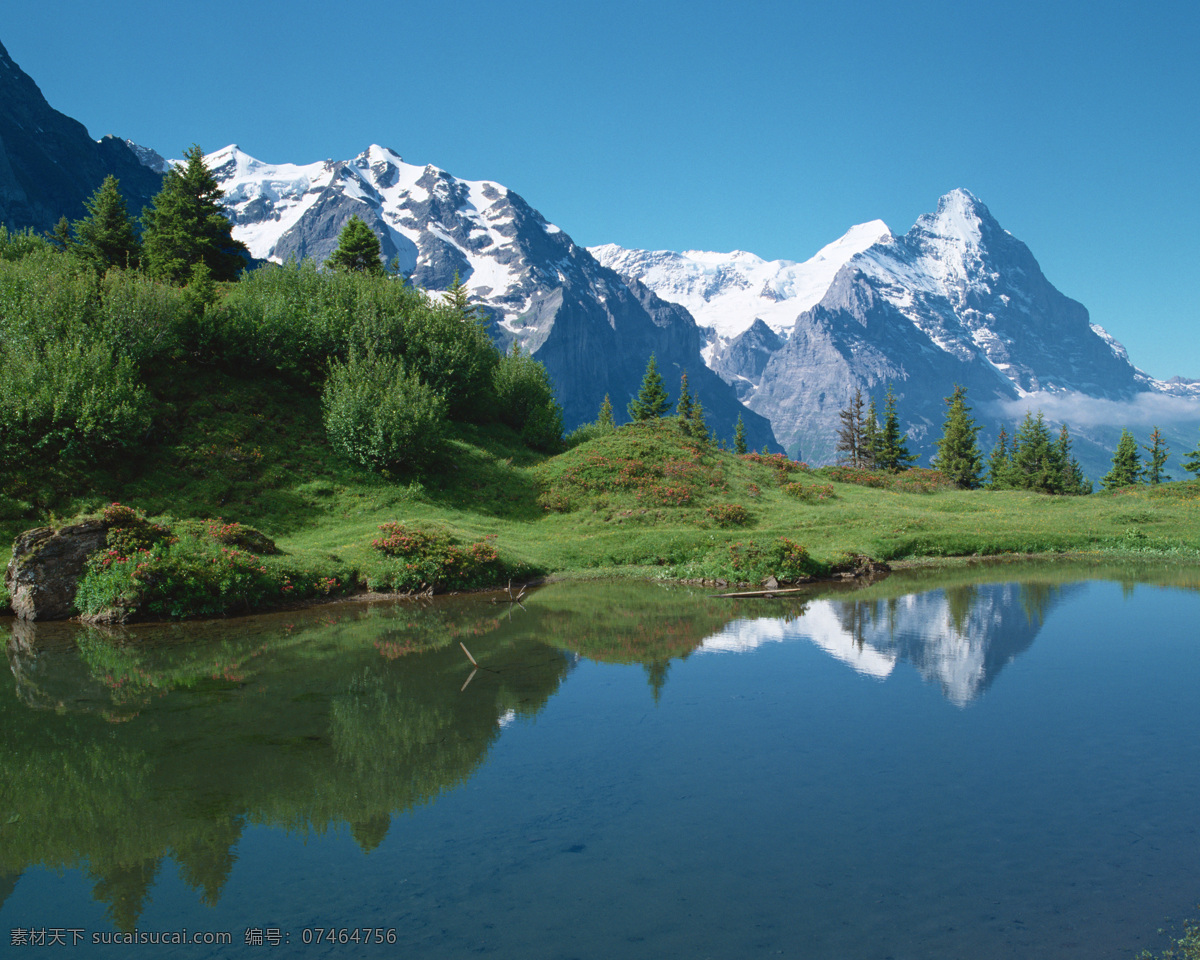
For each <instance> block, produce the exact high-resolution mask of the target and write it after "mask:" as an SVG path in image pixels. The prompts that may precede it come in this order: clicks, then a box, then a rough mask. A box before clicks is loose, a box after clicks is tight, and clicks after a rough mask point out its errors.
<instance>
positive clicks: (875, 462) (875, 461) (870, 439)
mask: <svg viewBox="0 0 1200 960" xmlns="http://www.w3.org/2000/svg"><path fill="white" fill-rule="evenodd" d="M880 436H881V435H880V431H879V411H878V409H877V408H876V406H875V398H874V397H872V398H871V400H870V402H869V403H868V404H867V418H866V420H865V421H863V432H862V447H861V454H860V456H861V457H862V465H863V466H864V467H865V468H866V469H867V470H878V469H879V441H880Z"/></svg>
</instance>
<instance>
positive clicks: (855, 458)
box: [837, 387, 868, 468]
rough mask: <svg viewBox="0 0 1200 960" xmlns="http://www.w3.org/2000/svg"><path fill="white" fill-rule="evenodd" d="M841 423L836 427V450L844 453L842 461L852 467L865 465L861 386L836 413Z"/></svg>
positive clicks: (865, 440) (864, 415)
mask: <svg viewBox="0 0 1200 960" xmlns="http://www.w3.org/2000/svg"><path fill="white" fill-rule="evenodd" d="M838 418H839V419H840V420H841V422H842V425H841V426H840V427H839V428H838V445H837V452H838V453H841V454H845V456H843V457H842V458H841V459H842V462H843V463H847V464H849V465H850V466H852V467H859V468H861V467H865V466H866V465H867V460H868V457H867V450H866V446H867V437H866V414H865V413H863V396H862V387H858V388H857V389H856V390H855V391H854V399H853V400H851V401H850V406H848V407H846V408H845V409H844V410H842V411H841V412H840V413H839V414H838Z"/></svg>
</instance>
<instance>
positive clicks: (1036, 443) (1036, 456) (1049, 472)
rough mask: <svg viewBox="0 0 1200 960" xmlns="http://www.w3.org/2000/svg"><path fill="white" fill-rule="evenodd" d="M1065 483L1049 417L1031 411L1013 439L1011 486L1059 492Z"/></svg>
mask: <svg viewBox="0 0 1200 960" xmlns="http://www.w3.org/2000/svg"><path fill="white" fill-rule="evenodd" d="M1061 482H1062V471H1061V469H1060V468H1059V466H1058V460H1057V457H1056V456H1055V452H1054V444H1053V442H1052V441H1051V439H1050V428H1049V427H1047V426H1046V418H1045V416H1044V415H1043V414H1042V411H1041V410H1039V411H1038V413H1037V416H1036V417H1035V416H1034V415H1033V413H1032V412H1029V411H1027V412H1026V414H1025V419H1024V420H1022V421H1021V426H1020V427H1019V428H1018V429H1017V435H1016V436H1015V437H1014V438H1013V444H1012V469H1011V470H1010V471H1009V483H1010V484H1011V485H1012V486H1014V487H1016V488H1017V489H1018V490H1037V491H1039V492H1040V493H1058V492H1059V491H1060V486H1061Z"/></svg>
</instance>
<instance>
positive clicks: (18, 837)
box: [0, 571, 1195, 930]
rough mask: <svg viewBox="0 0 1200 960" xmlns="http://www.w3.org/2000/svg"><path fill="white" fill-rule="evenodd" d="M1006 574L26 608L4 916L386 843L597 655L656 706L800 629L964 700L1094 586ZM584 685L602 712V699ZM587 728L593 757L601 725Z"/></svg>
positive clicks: (4, 840)
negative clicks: (697, 664)
mask: <svg viewBox="0 0 1200 960" xmlns="http://www.w3.org/2000/svg"><path fill="white" fill-rule="evenodd" d="M987 576H988V575H987V572H986V571H979V572H975V573H972V574H971V577H973V578H974V579H973V580H970V582H960V583H958V584H955V585H951V586H944V585H943V586H937V587H936V589H930V590H926V588H927V587H934V586H936V585H935V584H933V583H923V582H920V580H919V578H917V579H916V580H914V579H912V578H910V579H908V580H906V579H905V578H903V577H899V576H897V577H893V578H890V579H889V580H886V581H883V582H882V583H879V584H875V585H872V586H871V587H869V588H867V589H865V590H860V591H852V590H848V589H844V588H833V587H827V586H822V587H818V588H815V589H814V593H813V594H812V595H795V596H792V597H789V598H787V599H777V600H770V601H761V600H749V601H737V602H733V603H731V602H730V601H728V600H717V599H714V598H712V597H710V596H708V595H707V594H706V593H705V592H704V591H702V590H698V589H694V588H664V587H658V586H654V585H648V584H644V583H633V584H631V583H612V584H551V585H548V586H546V587H543V588H540V589H538V590H536V591H533V592H531V593H530V594H529V596H528V597H527V598H526V601H525V607H523V608H522V607H509V606H508V605H506V604H499V605H492V604H489V603H486V602H483V601H482V600H480V599H478V598H461V599H448V600H444V601H443V600H438V601H436V602H433V603H428V604H382V605H378V606H365V605H355V604H352V605H334V606H330V607H326V608H321V609H317V610H311V611H305V612H302V613H299V612H295V613H285V614H275V615H271V616H265V617H256V618H248V619H245V620H239V621H215V622H208V623H199V624H186V625H166V626H156V627H143V628H136V629H119V630H99V629H85V628H79V627H74V626H65V625H63V626H55V625H40V626H39V625H33V624H23V623H20V622H11V621H10V625H9V628H8V630H9V637H8V644H7V657H8V663H9V666H10V674H9V676H8V677H5V678H3V680H2V681H0V741H2V743H3V750H2V752H0V811H3V812H4V816H3V817H0V910H2V908H3V907H4V904H5V902H6V901H7V900H8V899H9V898H11V897H13V895H14V891H17V890H18V889H20V888H21V885H22V883H24V882H31V883H40V882H42V881H41V880H39V879H36V877H43V876H45V875H47V872H48V873H49V874H62V873H63V872H64V871H77V872H78V874H79V875H81V876H83V877H85V878H86V880H87V883H88V885H89V886H90V888H91V891H90V893H91V897H92V898H93V899H94V900H95V901H96V902H97V903H99V904H102V905H103V909H104V912H105V915H106V917H107V921H108V922H109V923H110V924H111V925H112V926H114V927H116V928H119V929H123V930H129V929H132V928H134V927H135V926H137V924H138V922H139V918H140V917H141V916H142V914H143V912H144V910H145V908H146V906H147V904H148V903H150V902H151V901H152V900H154V899H155V898H156V896H157V893H156V891H157V890H158V889H159V887H160V884H161V883H162V882H163V878H164V876H166V875H168V874H169V871H167V870H165V868H164V865H165V864H167V863H168V862H171V863H173V864H174V865H175V869H176V870H177V873H178V876H179V878H180V879H181V880H182V881H183V883H184V884H185V885H186V886H187V887H188V888H190V889H191V891H192V896H194V897H195V898H196V899H197V900H198V901H199V902H201V903H204V904H207V905H209V906H215V905H216V904H218V902H220V901H221V899H222V896H223V892H224V891H225V888H226V886H227V885H228V883H229V881H230V878H231V876H232V875H233V873H234V871H235V865H236V863H237V859H238V856H239V852H240V851H244V849H245V846H244V844H243V843H242V841H243V839H244V837H245V834H246V832H247V829H248V828H249V827H251V826H258V827H269V828H273V829H274V830H279V831H284V832H286V833H289V834H298V835H300V836H303V837H317V836H322V835H325V834H328V833H330V832H335V831H338V830H340V829H342V825H343V824H344V825H345V826H346V829H347V830H348V833H349V835H350V836H351V837H352V838H353V840H354V842H355V844H356V846H357V848H358V849H359V851H361V855H367V854H370V853H371V852H372V851H375V850H376V849H377V848H378V847H379V846H380V845H381V844H382V843H383V841H384V840H385V838H387V836H388V834H389V832H390V831H391V830H392V828H393V825H394V823H395V820H396V817H397V816H398V815H400V814H402V813H403V812H405V811H410V810H414V809H415V808H417V807H420V806H422V805H426V804H433V803H434V802H435V801H437V800H438V798H439V797H442V796H443V795H444V794H447V793H448V792H451V791H454V790H456V789H457V788H459V787H461V786H462V785H464V784H466V783H467V782H468V781H470V780H472V779H473V778H475V777H476V776H477V775H478V774H479V772H480V770H481V769H482V768H483V767H484V766H485V765H486V764H487V763H488V758H489V754H490V753H491V752H492V751H493V748H494V747H495V745H496V744H497V743H498V742H499V741H500V739H501V738H502V737H507V736H509V732H510V731H512V730H513V729H514V727H515V726H518V725H519V724H520V722H521V721H522V720H530V719H532V718H534V717H536V716H537V715H538V714H539V713H541V712H542V711H543V710H544V709H545V708H546V706H547V704H548V703H550V701H551V700H552V699H554V698H555V697H556V695H558V694H559V692H560V689H561V688H562V686H563V684H564V682H565V681H566V680H567V678H568V677H569V676H570V675H571V674H572V672H573V671H574V670H575V669H576V667H577V666H578V665H579V663H580V661H581V659H582V658H586V659H587V660H590V661H595V662H599V663H612V664H624V665H635V666H638V667H640V668H641V669H642V670H643V671H644V673H645V681H646V685H647V688H648V689H647V690H646V692H645V697H646V706H649V704H650V702H653V703H658V702H659V701H660V698H661V697H662V695H663V691H664V689H665V688H666V686H667V685H668V683H669V681H670V672H671V669H672V667H673V666H675V665H677V664H679V663H681V662H683V661H687V660H689V659H691V658H692V657H693V656H697V655H701V654H703V655H711V654H713V653H721V652H726V653H731V652H735V651H749V650H752V649H754V648H757V647H761V646H762V645H763V644H767V643H770V642H773V641H784V640H805V641H811V642H812V643H814V644H815V645H816V646H817V647H819V648H821V649H822V650H824V651H826V652H827V653H829V654H830V655H832V656H833V657H835V658H837V659H838V660H840V661H842V662H845V663H846V664H849V665H850V666H851V667H853V668H854V669H855V670H857V671H859V672H861V673H863V674H865V675H868V676H871V677H875V678H879V679H883V678H888V677H893V675H894V674H895V671H896V665H897V663H898V662H899V661H901V660H904V661H907V662H908V663H910V664H912V665H913V666H914V667H915V668H916V670H917V671H918V672H919V674H920V675H921V676H922V677H923V678H925V679H926V680H927V681H929V682H931V683H933V682H936V683H937V684H938V685H939V686H940V689H941V691H942V692H943V694H944V695H945V697H946V698H947V699H948V700H949V701H951V702H952V703H954V704H958V705H965V704H967V703H968V702H970V701H972V700H975V699H977V698H979V697H980V696H981V695H982V694H983V693H984V691H986V690H987V688H988V687H989V685H990V684H991V683H992V682H993V681H994V680H995V679H996V677H997V676H998V675H999V673H1000V672H1001V670H1002V669H1003V667H1004V666H1005V665H1006V664H1008V663H1010V662H1011V661H1012V660H1013V659H1015V658H1016V657H1017V656H1019V655H1020V654H1022V653H1023V652H1025V651H1026V650H1028V649H1029V647H1030V646H1031V644H1032V643H1033V641H1034V639H1035V638H1036V637H1037V635H1038V633H1039V631H1040V630H1041V628H1042V626H1043V624H1044V622H1045V621H1046V619H1047V617H1048V616H1049V615H1050V613H1051V611H1052V610H1053V609H1054V608H1055V607H1056V606H1058V605H1059V604H1062V603H1064V602H1066V601H1067V600H1068V599H1070V598H1071V597H1073V596H1074V594H1075V592H1076V591H1078V590H1083V589H1086V588H1087V585H1086V584H1080V583H1074V582H1070V573H1069V571H1059V572H1057V573H1056V574H1054V575H1052V576H1046V577H1044V578H1043V579H1040V580H1029V579H1027V580H1025V581H1024V582H1008V583H994V582H992V583H989V582H986V578H987ZM960 579H969V578H968V577H967V576H966V575H963V576H962V577H961V578H960ZM993 579H994V577H993ZM1193 579H1194V578H1193ZM1175 585H1179V586H1189V587H1192V588H1193V589H1194V588H1195V584H1194V583H1192V582H1188V583H1187V584H1181V583H1177V584H1175ZM914 591H921V592H914ZM0 629H2V628H0ZM460 642H461V643H463V644H465V645H466V646H467V647H468V648H469V649H470V651H471V655H472V656H473V657H474V658H475V660H477V661H478V669H474V668H473V667H472V664H471V662H470V661H468V659H467V657H466V656H464V653H463V651H462V649H460ZM580 682H581V685H582V686H581V689H582V690H583V691H585V694H586V695H587V696H589V697H591V698H593V699H594V700H596V701H597V703H596V704H593V708H594V709H597V710H599V709H601V707H600V706H599V701H600V700H603V697H604V694H603V691H598V690H597V689H596V688H594V687H588V686H587V684H586V683H584V682H583V681H582V680H581V681H580ZM826 682H828V680H826ZM589 690H590V693H587V691H589ZM640 697H641V694H640V693H639V697H638V699H640ZM564 699H567V698H564ZM922 699H923V700H925V701H926V702H928V701H929V700H930V699H933V700H936V699H937V698H936V697H934V698H929V697H924V698H922ZM608 708H612V709H627V708H628V704H627V703H626V704H625V706H624V707H620V706H619V705H618V706H614V705H613V704H610V703H608V702H607V701H604V709H608ZM635 709H640V708H635ZM651 709H653V708H651ZM667 712H668V711H664V714H666V713H667ZM652 726H653V724H648V725H647V729H649V728H650V727H652ZM572 736H577V737H579V738H581V739H578V740H576V741H575V742H574V743H573V745H572V747H571V749H574V750H578V749H580V748H581V747H582V746H585V745H586V741H587V737H589V736H595V737H599V738H603V737H604V736H605V734H604V733H603V731H602V730H600V729H599V728H596V729H593V727H592V726H591V725H588V726H586V727H581V728H579V729H578V732H577V733H573V734H572ZM806 749H807V748H806ZM556 756H557V761H556V762H560V761H561V760H562V759H563V757H562V755H561V754H559V755H556ZM538 769H539V771H540V772H537V773H535V774H534V775H535V776H538V777H546V778H548V779H551V778H552V777H553V775H554V774H553V771H552V770H550V769H541V768H538ZM614 776H616V775H615V774H614ZM572 849H574V848H572ZM27 874H28V875H29V876H28V877H27V876H26V875H27ZM30 889H38V888H36V887H31V888H30ZM18 919H20V920H21V922H25V918H15V917H14V918H13V923H14V925H19V924H18Z"/></svg>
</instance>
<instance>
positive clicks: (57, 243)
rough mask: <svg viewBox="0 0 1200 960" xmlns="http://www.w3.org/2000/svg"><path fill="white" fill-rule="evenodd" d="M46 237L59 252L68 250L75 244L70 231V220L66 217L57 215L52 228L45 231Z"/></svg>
mask: <svg viewBox="0 0 1200 960" xmlns="http://www.w3.org/2000/svg"><path fill="white" fill-rule="evenodd" d="M46 239H47V240H49V241H50V245H51V246H52V247H54V249H55V250H57V251H58V252H59V253H68V252H70V250H72V249H73V248H74V246H75V236H74V234H72V233H71V221H70V220H68V219H67V218H66V217H59V218H58V223H56V224H55V225H54V229H53V230H47V231H46Z"/></svg>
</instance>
